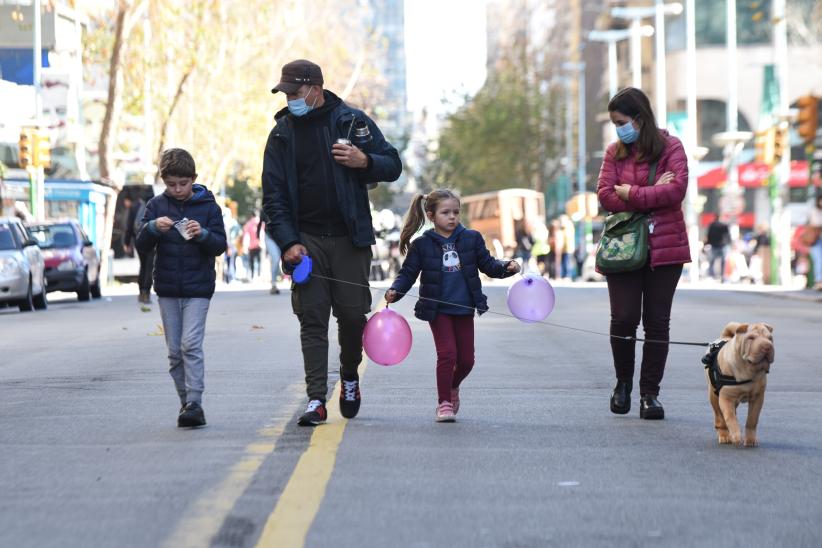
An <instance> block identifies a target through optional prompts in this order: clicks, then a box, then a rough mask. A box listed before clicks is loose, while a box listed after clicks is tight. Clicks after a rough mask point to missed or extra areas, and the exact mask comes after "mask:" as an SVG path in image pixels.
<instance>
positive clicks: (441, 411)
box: [437, 401, 457, 422]
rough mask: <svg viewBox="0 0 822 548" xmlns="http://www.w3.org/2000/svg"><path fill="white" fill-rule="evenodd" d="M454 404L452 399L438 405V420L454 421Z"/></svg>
mask: <svg viewBox="0 0 822 548" xmlns="http://www.w3.org/2000/svg"><path fill="white" fill-rule="evenodd" d="M455 420H457V417H455V416H454V406H453V405H451V402H450V401H444V402H442V403H440V404H439V405H438V406H437V422H454V421H455Z"/></svg>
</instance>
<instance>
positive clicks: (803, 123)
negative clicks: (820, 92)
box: [796, 95, 819, 145]
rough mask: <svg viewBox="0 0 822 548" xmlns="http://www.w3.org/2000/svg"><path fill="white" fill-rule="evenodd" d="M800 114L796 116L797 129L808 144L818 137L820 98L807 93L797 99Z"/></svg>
mask: <svg viewBox="0 0 822 548" xmlns="http://www.w3.org/2000/svg"><path fill="white" fill-rule="evenodd" d="M796 106H797V108H798V109H799V114H798V115H797V117H796V129H797V132H798V133H799V137H800V138H801V139H802V141H803V142H804V143H805V144H806V145H810V144H811V143H813V141H814V139H815V138H816V128H817V127H818V126H819V98H818V97H814V96H813V95H806V96H804V97H800V98H799V99H797V100H796Z"/></svg>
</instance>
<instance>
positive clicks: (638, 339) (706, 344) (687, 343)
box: [311, 272, 711, 347]
mask: <svg viewBox="0 0 822 548" xmlns="http://www.w3.org/2000/svg"><path fill="white" fill-rule="evenodd" d="M311 277H312V278H319V279H321V280H328V281H331V282H337V283H341V284H348V285H353V286H357V287H364V288H365V289H368V290H369V291H380V290H379V289H377V288H374V287H371V286H370V285H365V284H360V283H356V282H349V281H346V280H338V279H336V278H332V277H330V276H322V275H320V274H317V273H314V272H312V273H311ZM397 294H400V295H403V296H405V295H407V296H410V297H415V298H417V299H419V300H423V301H431V302H435V303H438V304H447V305H449V306H455V307H459V308H466V309H469V310H476V307H474V306H468V305H464V304H458V303H451V302H448V301H442V300H439V299H432V298H431V297H423V296H421V295H419V294H417V293H412V292H410V291H409V292H406V293H400V292H399V291H397ZM385 306H386V307H388V304H387V303H386V305H385ZM485 312H486V313H488V314H494V315H497V316H503V317H505V318H514V319H516V320H518V319H519V318H517V317H516V316H514V315H513V314H506V313H505V312H497V311H495V310H491V309H490V308H489V309H488V310H486V311H485ZM528 323H539V324H542V325H547V326H549V327H557V328H560V329H568V330H570V331H577V332H580V333H589V334H591V335H600V336H603V337H609V338H612V339H619V340H624V341H629V342H647V343H651V344H667V345H674V344H675V345H679V346H702V347H709V346H710V345H711V343H710V342H691V341H662V340H657V339H645V338H641V337H631V336H628V335H613V334H611V333H603V332H601V331H594V330H591V329H583V328H581V327H573V326H570V325H563V324H559V323H554V322H547V321H545V320H535V321H529V322H528Z"/></svg>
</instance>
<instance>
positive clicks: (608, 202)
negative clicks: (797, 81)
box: [597, 88, 691, 419]
mask: <svg viewBox="0 0 822 548" xmlns="http://www.w3.org/2000/svg"><path fill="white" fill-rule="evenodd" d="M608 112H609V114H610V117H611V122H613V124H614V125H615V126H616V132H617V136H618V137H619V140H618V141H617V142H615V143H611V144H610V145H609V146H608V149H607V150H606V152H605V160H604V161H603V163H602V169H601V171H600V174H599V185H598V188H597V194H598V196H599V201H600V203H601V204H602V206H603V208H604V209H606V210H608V211H610V212H618V211H640V212H645V213H648V229H649V233H650V234H649V238H648V247H649V250H648V251H649V252H648V262H647V263H646V264H645V266H643V267H642V268H640V269H639V270H635V271H631V272H621V273H618V274H608V275H607V281H608V296H609V298H610V301H611V335H612V338H611V351H612V353H613V357H614V369H615V370H616V377H617V383H616V387H615V388H614V392H613V395H612V396H611V411H612V412H613V413H617V414H620V415H623V414H625V413H628V411H630V410H631V391H632V389H633V376H634V351H635V348H634V347H635V343H634V342H633V341H631V340H626V339H621V338H615V337H614V336H618V337H635V336H636V331H637V326H638V325H639V321H640V318H641V319H642V327H643V330H644V332H645V338H647V339H652V340H655V341H667V340H669V339H668V335H669V324H670V318H671V304H672V302H673V298H674V292H675V291H676V286H677V283H678V282H679V277H680V274H682V265H683V264H685V263H687V262H690V260H691V256H690V250H689V246H688V235H687V231H686V227H685V220H684V218H683V215H682V200H683V199H684V198H685V191H686V188H687V186H688V160H687V158H686V156H685V150H684V149H683V147H682V143H681V142H680V141H679V139H677V138H676V137H673V136H672V135H670V134H668V132H667V131H665V130H661V129H659V128H657V125H656V120H655V118H654V113H653V111H652V110H651V103H650V102H649V101H648V97H647V96H646V95H645V94H644V93H642V92H641V91H640V90H638V89H636V88H625V89H623V90H621V91H620V92H619V93H617V94H616V95H615V96H614V97H613V98H612V99H611V101H610V102H609V103H608ZM649 179H652V180H650V181H649ZM667 357H668V345H667V343H652V342H646V343H645V344H644V345H643V347H642V366H641V371H640V377H639V392H640V408H639V416H640V418H643V419H663V418H664V417H665V410H664V409H663V407H662V404H661V403H660V402H659V400H658V399H657V398H658V396H659V384H660V382H661V381H662V375H663V373H664V372H665V361H666V359H667Z"/></svg>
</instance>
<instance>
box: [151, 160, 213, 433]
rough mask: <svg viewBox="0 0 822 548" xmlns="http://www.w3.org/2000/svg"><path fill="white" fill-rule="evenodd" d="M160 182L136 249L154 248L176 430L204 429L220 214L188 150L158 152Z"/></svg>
mask: <svg viewBox="0 0 822 548" xmlns="http://www.w3.org/2000/svg"><path fill="white" fill-rule="evenodd" d="M160 178H161V179H162V180H163V183H164V184H165V185H166V190H165V192H163V193H162V194H160V195H158V196H155V197H154V198H152V199H151V200H150V201H149V202H148V204H147V205H146V212H145V216H144V217H143V226H142V228H141V229H140V232H139V234H138V235H137V249H138V251H140V252H143V253H147V252H149V251H152V250H156V262H155V268H154V290H155V291H156V292H157V296H158V300H159V303H160V316H161V317H162V320H163V331H164V333H165V338H166V346H167V347H168V359H169V373H170V374H171V378H172V379H173V380H174V386H175V388H176V389H177V395H178V396H179V397H180V404H181V409H180V413H179V415H178V417H177V426H180V427H185V426H204V425H205V423H206V420H205V413H204V411H203V408H202V398H203V390H204V380H203V379H204V373H205V362H204V356H203V338H204V336H205V324H206V316H207V314H208V307H209V304H210V302H211V297H212V295H214V286H215V279H216V271H215V269H214V260H215V257H219V256H220V255H222V254H223V253H224V252H225V250H226V236H225V227H224V226H223V215H222V212H221V211H220V206H218V205H217V202H216V201H215V200H214V195H213V194H212V193H211V192H210V191H209V190H208V189H207V188H206V187H204V186H203V185H198V184H194V182H195V181H196V180H197V170H196V167H195V164H194V158H192V157H191V154H189V153H188V152H187V151H185V150H183V149H181V148H172V149H169V150H166V151H165V152H163V154H162V156H161V158H160ZM186 220H187V221H186ZM183 221H185V222H183Z"/></svg>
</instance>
